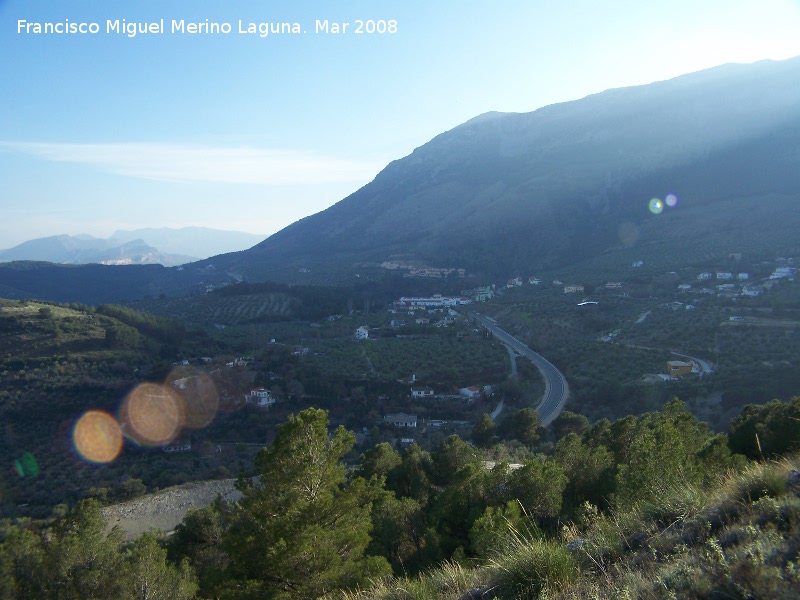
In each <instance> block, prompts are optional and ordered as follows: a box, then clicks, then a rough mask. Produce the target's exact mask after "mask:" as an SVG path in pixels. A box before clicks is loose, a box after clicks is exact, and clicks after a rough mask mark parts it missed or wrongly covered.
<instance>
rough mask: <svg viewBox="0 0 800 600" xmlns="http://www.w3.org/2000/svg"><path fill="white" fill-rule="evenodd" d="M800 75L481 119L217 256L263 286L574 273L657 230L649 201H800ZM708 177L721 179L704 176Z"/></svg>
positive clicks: (734, 69)
mask: <svg viewBox="0 0 800 600" xmlns="http://www.w3.org/2000/svg"><path fill="white" fill-rule="evenodd" d="M798 78H800V59H798V58H795V59H789V60H787V61H775V62H773V61H762V62H760V63H754V64H752V65H724V66H722V67H718V68H716V69H709V70H706V71H701V72H698V73H692V74H689V75H685V76H682V77H678V78H675V79H672V80H669V81H664V82H657V83H653V84H649V85H646V86H637V87H632V88H621V89H613V90H608V91H605V92H601V93H599V94H593V95H591V96H587V97H586V98H583V99H580V100H575V101H571V102H566V103H561V104H556V105H551V106H546V107H543V108H540V109H538V110H536V111H533V112H531V113H507V114H506V113H488V116H487V115H479V116H478V117H476V118H474V119H471V120H470V121H467V122H466V123H464V124H462V125H459V126H457V127H455V128H454V129H452V130H450V131H447V132H444V133H442V134H439V135H438V136H436V137H434V138H433V139H432V140H431V141H430V142H428V143H427V144H424V145H422V146H420V147H419V148H417V149H415V150H414V151H413V152H412V153H411V154H410V155H408V156H406V157H404V158H401V159H398V160H396V161H393V162H391V163H389V165H387V166H386V168H384V169H383V170H382V171H381V172H380V173H379V174H378V175H377V176H376V177H375V179H374V180H373V181H372V182H370V183H368V184H367V185H365V186H364V187H363V188H361V189H360V190H358V191H356V192H354V193H353V194H351V195H350V196H348V197H347V198H344V199H343V200H341V201H340V202H338V203H336V204H335V205H333V206H331V207H330V208H328V209H326V210H325V211H322V212H320V213H317V214H315V215H311V216H309V217H306V218H304V219H301V220H299V221H297V222H296V223H294V224H292V225H290V226H289V227H287V228H285V229H283V230H281V231H279V232H277V233H276V234H274V235H272V236H270V237H269V238H267V239H266V240H264V241H263V242H261V243H260V244H258V245H257V246H255V247H254V248H252V249H250V250H248V251H245V252H242V253H238V254H237V255H235V256H221V257H220V256H218V257H214V258H213V259H212V260H213V263H214V264H215V265H217V267H219V266H220V265H223V266H225V267H226V268H230V269H233V270H235V271H237V272H240V273H243V274H244V275H245V276H255V277H257V278H271V277H274V276H276V275H278V276H283V277H286V276H288V275H289V272H291V270H292V269H294V270H295V271H297V270H298V268H302V267H314V266H316V267H317V268H326V267H337V268H340V269H342V270H343V271H348V270H349V271H351V272H352V271H354V270H355V269H354V265H355V264H356V263H364V262H377V263H380V262H381V261H382V260H386V258H387V257H389V256H391V255H392V254H396V253H403V254H406V255H411V256H413V257H414V258H416V259H418V260H420V261H423V262H427V263H436V264H437V265H438V266H450V267H466V268H467V269H468V270H470V271H473V272H477V273H481V274H486V275H492V276H499V275H500V274H501V273H508V272H509V271H513V270H516V269H520V268H523V267H526V266H527V267H528V268H529V269H535V270H539V269H546V268H551V267H556V266H558V265H563V264H566V263H568V262H572V261H574V260H576V259H580V258H585V257H586V255H587V253H588V252H590V251H602V250H604V249H607V248H608V247H609V246H610V245H612V244H613V243H614V242H618V240H617V239H616V230H617V228H618V227H619V225H620V224H621V223H622V222H625V221H632V222H633V223H634V224H635V225H637V226H638V225H641V223H643V222H644V221H645V220H646V219H648V218H653V215H652V214H650V213H649V212H648V210H647V203H648V201H649V199H650V198H652V197H656V196H660V197H661V198H664V196H665V195H666V194H667V193H670V192H671V193H676V194H677V195H678V197H679V198H680V201H681V205H682V206H687V207H690V206H698V205H703V204H709V203H713V202H715V201H717V200H718V199H720V198H721V199H726V198H731V197H736V196H737V194H738V195H764V194H766V193H772V192H775V191H779V192H781V193H792V191H793V190H796V189H797V185H798V184H800V178H798V176H797V174H796V171H797V169H796V168H794V167H795V166H796V164H797V161H796V157H797V155H798V150H797V139H798V133H800V111H798V109H797V107H798V106H800V86H797V85H796V83H795V81H797V80H798ZM770 144H771V145H772V147H770ZM782 151H783V152H782ZM742 156H746V157H748V161H749V165H744V166H745V167H746V168H745V169H742V168H741V167H742V165H741V163H742V159H741V158H737V157H742ZM737 163H738V164H737ZM733 165H735V168H733ZM704 169H708V170H711V171H714V172H715V173H716V174H717V175H719V178H718V179H717V180H715V181H709V180H708V178H706V179H705V180H703V170H704ZM763 171H766V172H769V173H771V174H772V177H771V178H770V179H768V180H765V177H763V175H762V174H760V173H761V172H763ZM748 177H751V178H752V180H750V181H748ZM526 232H530V233H532V234H534V235H530V236H527V238H526V235H525V233H526ZM465 238H469V242H465ZM346 263H347V264H346ZM459 263H460V264H459ZM295 267H296V268H295Z"/></svg>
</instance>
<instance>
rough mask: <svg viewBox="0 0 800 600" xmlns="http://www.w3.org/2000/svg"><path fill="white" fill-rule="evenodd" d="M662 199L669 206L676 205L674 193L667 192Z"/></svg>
mask: <svg viewBox="0 0 800 600" xmlns="http://www.w3.org/2000/svg"><path fill="white" fill-rule="evenodd" d="M664 201H665V202H666V203H667V206H669V207H670V208H675V207H676V206H677V205H678V197H677V196H676V195H675V194H667V197H666V198H665V199H664Z"/></svg>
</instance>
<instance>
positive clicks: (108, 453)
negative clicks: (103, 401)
mask: <svg viewBox="0 0 800 600" xmlns="http://www.w3.org/2000/svg"><path fill="white" fill-rule="evenodd" d="M72 439H73V441H74V443H75V448H76V449H77V450H78V452H79V453H80V454H81V456H83V457H84V458H85V459H86V460H89V461H91V462H96V463H107V462H111V461H112V460H114V459H115V458H117V456H119V453H120V451H121V450H122V432H121V431H120V430H119V424H118V423H117V420H116V419H115V418H114V417H112V416H111V415H109V414H108V413H104V412H102V411H99V410H90V411H88V412H87V413H85V414H84V415H83V416H82V417H81V418H80V419H79V420H78V422H77V423H76V424H75V429H74V430H73V432H72Z"/></svg>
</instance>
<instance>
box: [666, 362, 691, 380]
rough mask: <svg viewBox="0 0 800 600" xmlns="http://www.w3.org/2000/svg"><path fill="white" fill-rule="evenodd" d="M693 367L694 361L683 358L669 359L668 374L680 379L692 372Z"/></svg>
mask: <svg viewBox="0 0 800 600" xmlns="http://www.w3.org/2000/svg"><path fill="white" fill-rule="evenodd" d="M692 369H693V366H692V363H688V362H684V361H682V360H670V361H667V375H669V376H670V377H671V378H672V379H678V378H679V377H681V376H683V375H687V374H688V373H691V372H692Z"/></svg>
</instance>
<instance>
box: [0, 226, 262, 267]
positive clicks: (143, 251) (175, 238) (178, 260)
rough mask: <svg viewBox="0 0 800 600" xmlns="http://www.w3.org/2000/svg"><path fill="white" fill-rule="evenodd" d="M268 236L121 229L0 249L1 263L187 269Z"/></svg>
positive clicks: (197, 229) (190, 229)
mask: <svg viewBox="0 0 800 600" xmlns="http://www.w3.org/2000/svg"><path fill="white" fill-rule="evenodd" d="M263 239H264V236H261V235H254V234H251V233H242V232H240V231H222V230H218V229H209V228H207V227H184V228H181V229H171V228H168V227H162V228H147V229H135V230H132V231H125V230H119V231H116V232H114V234H113V235H112V236H110V237H108V238H97V237H93V236H90V235H77V236H70V235H56V236H51V237H45V238H38V239H35V240H30V241H27V242H24V243H22V244H20V245H18V246H15V247H13V248H10V249H8V250H2V251H0V262H10V261H15V260H34V261H46V262H52V263H60V264H88V263H100V264H106V265H152V264H161V265H164V266H167V267H171V266H177V265H182V264H185V263H188V262H192V261H197V260H200V259H203V258H207V257H209V256H214V255H217V254H224V253H226V252H236V251H240V250H244V249H246V248H250V247H251V246H254V245H255V244H257V243H258V242H260V241H262V240H263Z"/></svg>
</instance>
